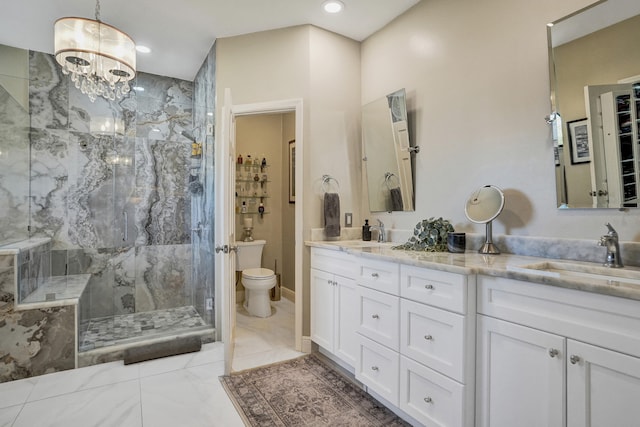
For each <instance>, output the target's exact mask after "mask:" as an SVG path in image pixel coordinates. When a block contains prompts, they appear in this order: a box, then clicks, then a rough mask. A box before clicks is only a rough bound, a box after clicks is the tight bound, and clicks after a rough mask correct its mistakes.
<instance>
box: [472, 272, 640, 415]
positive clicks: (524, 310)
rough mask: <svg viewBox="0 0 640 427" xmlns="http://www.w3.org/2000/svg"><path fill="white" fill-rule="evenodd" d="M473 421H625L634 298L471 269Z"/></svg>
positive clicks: (638, 363) (636, 386)
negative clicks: (474, 286)
mask: <svg viewBox="0 0 640 427" xmlns="http://www.w3.org/2000/svg"><path fill="white" fill-rule="evenodd" d="M478 314H479V316H478V334H477V336H478V342H477V372H478V376H477V378H478V383H477V389H476V396H477V404H476V412H477V414H476V415H477V417H476V419H477V421H476V425H477V426H478V427H489V426H491V427H502V426H505V427H506V426H514V425H518V426H525V427H526V426H549V427H554V426H559V427H563V426H569V427H578V426H580V427H584V426H594V427H595V426H632V425H637V424H638V420H639V419H640V408H639V406H640V405H638V404H637V397H638V396H640V301H634V300H627V299H623V298H616V297H610V296H606V295H599V294H594V293H589V292H582V291H578V290H572V289H565V288H558V287H553V286H545V285H540V284H533V283H527V282H523V281H517V280H511V279H506V278H499V277H487V276H479V277H478Z"/></svg>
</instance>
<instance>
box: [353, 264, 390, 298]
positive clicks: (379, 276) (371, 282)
mask: <svg viewBox="0 0 640 427" xmlns="http://www.w3.org/2000/svg"><path fill="white" fill-rule="evenodd" d="M358 261H359V265H358V267H359V272H358V277H357V279H356V280H357V281H358V284H359V285H362V286H366V287H368V288H371V289H376V290H378V291H380V292H386V293H388V294H392V295H399V293H400V280H399V279H400V277H399V276H400V265H399V264H397V263H395V262H386V261H379V260H372V259H369V258H359V259H358Z"/></svg>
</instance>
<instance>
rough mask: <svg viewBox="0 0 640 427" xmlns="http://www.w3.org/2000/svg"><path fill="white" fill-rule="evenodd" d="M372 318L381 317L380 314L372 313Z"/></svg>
mask: <svg viewBox="0 0 640 427" xmlns="http://www.w3.org/2000/svg"><path fill="white" fill-rule="evenodd" d="M371 318H373V319H379V318H380V316H378V315H377V314H372V315H371Z"/></svg>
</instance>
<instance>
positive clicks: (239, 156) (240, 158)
mask: <svg viewBox="0 0 640 427" xmlns="http://www.w3.org/2000/svg"><path fill="white" fill-rule="evenodd" d="M238 164H239V165H241V164H242V154H239V155H238Z"/></svg>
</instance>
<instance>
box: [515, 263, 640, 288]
mask: <svg viewBox="0 0 640 427" xmlns="http://www.w3.org/2000/svg"><path fill="white" fill-rule="evenodd" d="M510 269H511V270H514V271H518V270H523V271H525V272H527V273H534V274H542V275H545V276H549V277H581V278H589V279H596V280H606V281H609V282H618V283H630V284H634V285H640V271H638V270H630V269H625V268H609V267H604V266H600V265H589V264H573V263H568V262H553V261H543V262H537V263H533V264H525V265H520V266H518V267H515V268H510Z"/></svg>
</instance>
